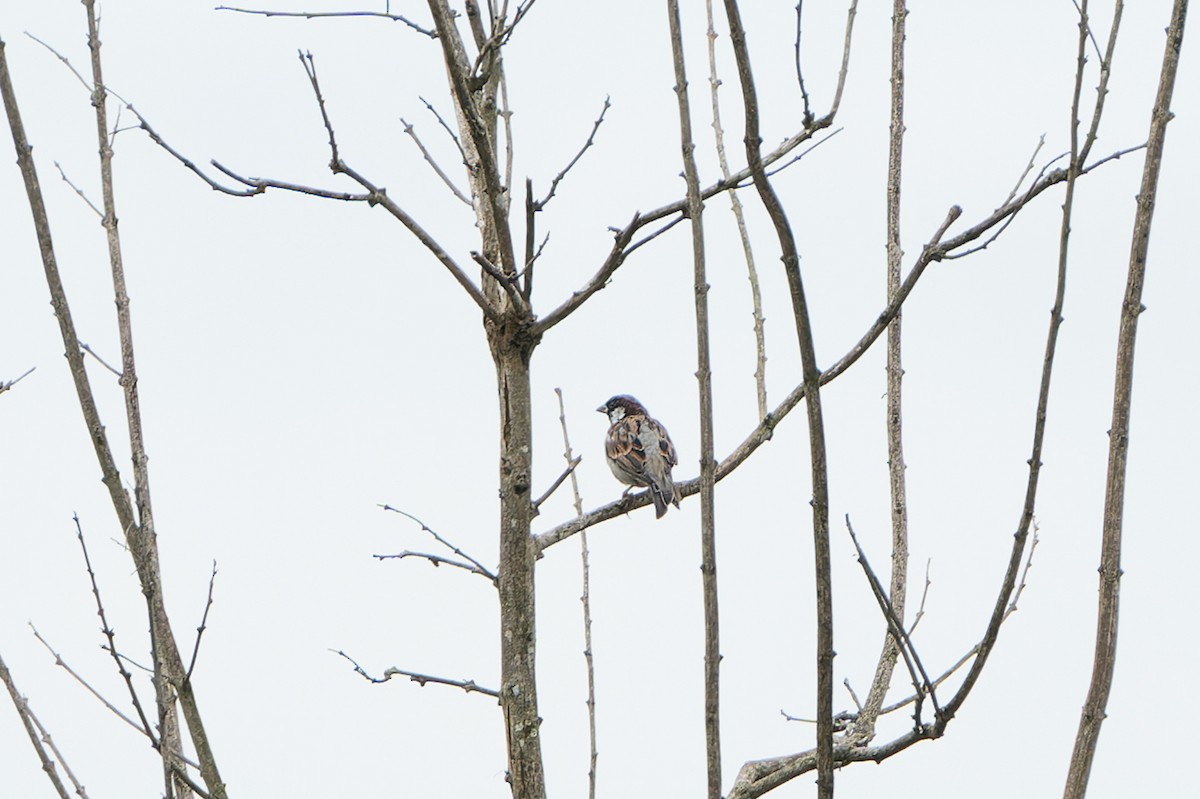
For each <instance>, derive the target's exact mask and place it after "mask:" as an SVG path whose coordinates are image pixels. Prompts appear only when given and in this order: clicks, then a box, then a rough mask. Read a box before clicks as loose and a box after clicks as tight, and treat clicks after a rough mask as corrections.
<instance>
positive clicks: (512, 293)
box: [471, 250, 529, 313]
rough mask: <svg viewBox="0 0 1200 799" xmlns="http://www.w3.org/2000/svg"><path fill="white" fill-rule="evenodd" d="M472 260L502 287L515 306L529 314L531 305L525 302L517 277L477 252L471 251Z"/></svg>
mask: <svg viewBox="0 0 1200 799" xmlns="http://www.w3.org/2000/svg"><path fill="white" fill-rule="evenodd" d="M471 260H472V261H474V262H475V263H477V264H479V266H480V268H482V269H483V271H484V272H486V273H487V274H488V276H489V277H491V278H492V279H493V280H495V281H496V282H497V283H499V284H500V287H501V288H502V289H504V293H505V294H507V295H508V298H509V299H510V300H512V301H513V305H515V306H516V307H518V308H520V309H521V311H522V312H523V313H528V312H529V303H528V302H527V301H526V300H525V295H524V294H522V293H521V287H520V286H519V285H517V279H516V276H515V275H513V276H510V275H506V274H504V273H503V272H501V271H500V269H499V268H497V266H496V265H495V264H493V263H492V262H491V261H489V260H488V259H487V256H486V255H484V254H483V253H481V252H478V251H476V250H471Z"/></svg>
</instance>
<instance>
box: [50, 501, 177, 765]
mask: <svg viewBox="0 0 1200 799" xmlns="http://www.w3.org/2000/svg"><path fill="white" fill-rule="evenodd" d="M71 520H72V521H73V522H75V537H76V538H77V539H78V540H79V550H80V551H81V552H82V553H83V564H84V566H85V567H86V568H87V573H88V580H89V581H90V582H91V584H92V596H94V597H95V598H96V615H97V616H99V617H100V632H102V633H104V637H105V638H106V639H107V640H108V647H107V649H108V653H109V654H110V655H111V656H112V658H113V662H114V663H116V664H117V673H118V674H120V675H121V679H122V680H124V681H125V687H126V688H127V689H128V691H129V699H130V702H131V703H132V704H133V709H134V710H136V711H137V715H138V720H139V721H140V722H141V729H142V732H143V733H145V735H146V737H147V738H149V739H150V741H151V742H152V743H154V745H155V748H158V741H157V739H156V738H155V736H154V731H153V728H152V727H151V726H150V720H149V719H148V718H146V713H145V711H144V710H143V709H142V702H141V699H140V698H139V697H138V693H137V690H136V689H135V688H134V687H133V675H132V674H130V673H129V670H128V669H126V668H125V663H124V662H123V661H122V660H121V657H120V656H119V655H118V654H117V641H116V631H115V630H114V629H113V628H112V625H110V624H109V623H108V616H107V614H106V613H105V611H104V601H103V600H102V599H101V598H100V586H99V584H98V583H97V582H96V572H95V571H93V570H92V559H91V557H90V556H89V555H88V549H87V541H85V540H84V537H83V525H82V524H81V523H80V521H79V515H78V514H73V515H72V516H71ZM33 634H34V635H35V636H37V638H38V640H39V641H42V643H43V644H45V643H46V642H45V641H44V640H42V637H41V636H40V635H38V632H37V630H36V629H34V631H33ZM46 647H47V649H49V645H48V644H47V645H46ZM51 654H53V655H54V659H55V661H56V662H58V663H59V665H62V666H63V667H64V668H66V665H65V664H63V663H62V659H61V658H60V657H59V656H58V653H57V652H54V651H53V650H51ZM68 671H70V670H69V669H68ZM97 696H99V694H97Z"/></svg>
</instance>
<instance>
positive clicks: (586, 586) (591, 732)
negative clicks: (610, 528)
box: [554, 388, 598, 799]
mask: <svg viewBox="0 0 1200 799" xmlns="http://www.w3.org/2000/svg"><path fill="white" fill-rule="evenodd" d="M554 393H555V395H556V396H557V397H558V422H559V425H561V426H562V434H563V458H565V459H566V461H567V463H568V464H570V463H573V462H578V461H579V458H578V457H575V456H574V454H573V453H572V452H571V438H570V436H569V435H567V411H566V407H565V406H564V405H563V395H562V389H561V388H555V389H554ZM571 492H572V494H573V495H574V497H575V514H576V515H578V516H582V515H583V497H581V496H580V495H579V480H578V479H577V478H576V476H575V470H574V469H572V470H571ZM579 559H580V565H581V567H582V571H583V590H582V593H581V594H580V597H579V601H580V602H581V603H582V604H583V661H584V664H585V665H586V666H587V685H588V695H587V709H588V741H589V743H590V745H591V746H590V749H591V751H590V757H589V760H588V763H589V765H588V799H596V759H597V757H598V754H597V752H596V667H595V663H594V661H593V658H592V592H591V567H590V565H589V563H588V544H587V532H586V531H585V532H582V533H580V534H579Z"/></svg>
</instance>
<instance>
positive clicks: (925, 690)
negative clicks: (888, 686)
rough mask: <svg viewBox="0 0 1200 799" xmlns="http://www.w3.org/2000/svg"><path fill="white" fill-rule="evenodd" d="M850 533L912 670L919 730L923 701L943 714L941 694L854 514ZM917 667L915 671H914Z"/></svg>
mask: <svg viewBox="0 0 1200 799" xmlns="http://www.w3.org/2000/svg"><path fill="white" fill-rule="evenodd" d="M846 530H847V531H848V532H849V533H850V540H851V541H853V542H854V549H855V551H856V552H857V553H858V563H859V565H860V566H862V568H863V573H865V574H866V576H867V582H869V583H870V585H871V591H872V593H874V594H875V601H876V602H878V603H879V609H880V611H882V612H883V615H884V618H885V619H886V620H887V625H888V632H889V633H890V634H891V636H892V639H893V640H894V641H895V643H896V648H897V649H898V650H899V652H900V655H901V656H902V657H903V658H904V662H905V665H907V666H908V669H909V673H910V675H911V676H912V680H913V688H915V689H916V692H917V710H916V713H915V714H914V716H913V720H914V722H915V723H916V726H917V728H918V729H919V728H920V727H921V726H922V725H921V698H922V697H923V696H926V695H927V696H928V697H929V699H930V701H931V702H932V703H933V710H934V713H935V714H936V715H940V714H941V707H940V706H939V705H938V701H937V692H936V691H935V689H934V686H933V683H932V681H930V679H929V674H928V673H926V671H925V666H924V665H922V663H921V657H920V655H918V654H917V649H916V647H915V646H913V643H912V639H911V638H909V637H908V633H907V632H905V630H904V622H903V620H902V619H901V618H900V617H899V615H897V613H896V610H895V607H894V606H893V605H892V601H891V599H890V598H889V597H888V595H887V593H886V592H885V591H884V590H883V583H881V582H880V581H879V577H878V576H876V574H875V570H874V569H872V568H871V563H870V561H869V560H867V554H866V552H864V551H863V548H862V545H860V544H859V542H858V536H856V535H855V534H854V526H853V525H852V524H850V514H848V513H847V514H846ZM914 667H915V669H916V670H915V671H914V670H913V669H914ZM917 672H920V678H919V679H918V677H917Z"/></svg>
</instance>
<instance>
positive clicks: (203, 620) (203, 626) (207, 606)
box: [184, 558, 217, 682]
mask: <svg viewBox="0 0 1200 799" xmlns="http://www.w3.org/2000/svg"><path fill="white" fill-rule="evenodd" d="M216 581H217V561H216V559H215V558H214V559H213V565H212V574H211V575H210V576H209V578H208V600H207V601H206V602H205V603H204V614H203V615H202V616H201V617H200V626H199V627H197V628H196V644H195V646H193V647H192V660H191V662H190V663H188V668H187V675H186V676H185V677H184V679H186V680H187V681H188V682H191V680H192V670H193V669H195V668H196V657H197V656H198V655H199V654H200V639H201V638H202V637H203V636H204V631H205V630H207V629H208V611H209V610H211V609H212V604H213V585H214V584H215V583H216Z"/></svg>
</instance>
